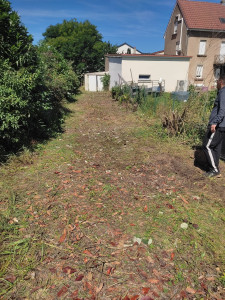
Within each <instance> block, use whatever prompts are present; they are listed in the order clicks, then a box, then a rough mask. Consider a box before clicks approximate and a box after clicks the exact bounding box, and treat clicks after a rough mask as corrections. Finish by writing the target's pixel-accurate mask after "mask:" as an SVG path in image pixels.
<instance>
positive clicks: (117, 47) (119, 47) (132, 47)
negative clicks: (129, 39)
mask: <svg viewBox="0 0 225 300" xmlns="http://www.w3.org/2000/svg"><path fill="white" fill-rule="evenodd" d="M124 45H127V46H128V47H130V48H132V49H134V48H135V47H133V46H131V45H129V44H128V43H123V44H121V45H119V46H117V48H120V47H122V46H124ZM136 50H137V51H138V52H140V53H141V51H139V50H138V49H136Z"/></svg>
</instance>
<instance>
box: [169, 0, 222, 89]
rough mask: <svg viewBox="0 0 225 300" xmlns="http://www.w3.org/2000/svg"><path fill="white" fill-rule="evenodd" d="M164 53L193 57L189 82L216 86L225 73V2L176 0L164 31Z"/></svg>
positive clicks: (210, 86)
mask: <svg viewBox="0 0 225 300" xmlns="http://www.w3.org/2000/svg"><path fill="white" fill-rule="evenodd" d="M164 53H165V55H177V56H179V55H181V56H191V57H192V58H191V60H190V65H189V71H188V80H189V84H194V85H195V86H199V87H203V86H204V87H208V88H209V89H211V88H213V87H215V84H216V80H217V79H218V77H219V75H220V74H224V73H225V1H220V3H209V2H197V1H189V0H177V2H176V4H175V7H174V10H173V12H172V15H171V18H170V20H169V23H168V26H167V29H166V32H165V48H164Z"/></svg>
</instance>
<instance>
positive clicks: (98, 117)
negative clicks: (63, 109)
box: [0, 93, 225, 299]
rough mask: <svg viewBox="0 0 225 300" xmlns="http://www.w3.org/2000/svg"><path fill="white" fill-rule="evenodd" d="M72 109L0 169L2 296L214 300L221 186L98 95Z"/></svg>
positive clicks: (220, 275)
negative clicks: (42, 140)
mask: <svg viewBox="0 0 225 300" xmlns="http://www.w3.org/2000/svg"><path fill="white" fill-rule="evenodd" d="M69 109H70V110H71V111H72V113H71V115H70V116H69V117H68V119H67V121H66V125H65V132H64V133H63V134H61V135H60V136H58V137H57V138H56V139H53V140H51V141H49V142H48V143H46V144H44V145H40V146H38V149H37V150H36V152H34V153H30V152H28V151H25V152H24V153H23V154H21V155H20V156H19V157H14V158H12V159H11V160H10V161H9V162H8V163H7V164H5V165H2V166H1V169H0V173H1V180H0V187H1V189H0V197H1V204H0V205H1V222H0V230H1V240H0V245H1V263H0V265H1V268H0V290H1V294H0V295H1V296H2V297H4V299H19V298H27V299H56V298H62V299H68V298H72V299H141V298H142V297H144V296H145V295H146V296H149V297H151V298H153V299H157V298H158V299H223V296H224V282H225V280H224V270H225V269H224V261H225V257H224V245H225V241H224V222H225V219H224V201H223V197H222V189H223V187H224V184H225V182H224V179H219V181H216V180H211V179H205V178H201V174H200V173H199V172H198V171H197V170H196V169H194V167H193V161H192V160H191V159H190V153H191V150H190V149H189V148H187V147H186V146H184V145H179V147H178V145H175V143H174V142H173V141H171V140H169V139H165V138H162V139H160V138H159V136H157V134H156V132H155V130H156V127H150V126H147V125H146V120H144V119H143V117H142V118H141V119H140V117H138V116H137V114H134V113H131V112H129V111H126V109H124V108H123V107H122V106H120V105H118V104H117V103H115V102H113V101H112V100H111V99H110V98H109V96H108V94H107V93H93V94H92V93H86V94H84V95H82V96H81V97H80V98H79V101H78V102H77V103H71V104H69ZM162 137H163V134H162ZM177 149H180V150H182V151H180V152H179V153H178V152H176V151H177ZM222 169H223V165H222ZM222 171H223V170H222ZM212 195H214V196H212ZM132 297H133V298H132Z"/></svg>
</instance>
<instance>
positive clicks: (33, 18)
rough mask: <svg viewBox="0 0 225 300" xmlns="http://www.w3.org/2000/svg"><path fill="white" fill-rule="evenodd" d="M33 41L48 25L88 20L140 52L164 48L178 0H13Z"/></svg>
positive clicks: (106, 37) (109, 38)
mask: <svg viewBox="0 0 225 300" xmlns="http://www.w3.org/2000/svg"><path fill="white" fill-rule="evenodd" d="M205 1H206V2H213V3H219V2H220V0H205ZM10 2H11V5H12V9H13V10H15V11H17V12H18V13H19V15H20V17H21V21H22V23H23V24H24V25H25V26H26V27H27V29H28V32H29V33H30V34H32V36H33V38H34V43H35V44H36V43H37V42H38V41H39V40H41V39H43V36H42V33H44V32H45V30H46V28H47V27H48V26H49V25H55V24H57V23H61V22H62V21H63V20H64V19H65V20H70V19H72V18H76V19H77V21H79V22H80V21H82V22H83V21H85V20H89V21H90V22H91V23H92V24H94V25H95V26H96V27H97V29H98V31H99V32H100V33H101V34H102V36H103V41H107V42H108V41H109V42H110V43H112V44H113V45H115V44H116V45H120V44H122V43H124V42H127V43H128V44H130V45H131V46H136V48H137V49H138V50H140V51H141V52H154V51H158V50H162V49H163V48H164V39H163V35H164V32H165V30H166V27H167V24H168V21H169V18H170V15H171V13H172V11H173V7H174V5H175V2H176V0H105V1H103V0H11V1H10Z"/></svg>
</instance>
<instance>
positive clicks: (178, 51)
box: [176, 41, 180, 55]
mask: <svg viewBox="0 0 225 300" xmlns="http://www.w3.org/2000/svg"><path fill="white" fill-rule="evenodd" d="M179 54H180V42H179V41H178V42H176V55H179Z"/></svg>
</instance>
